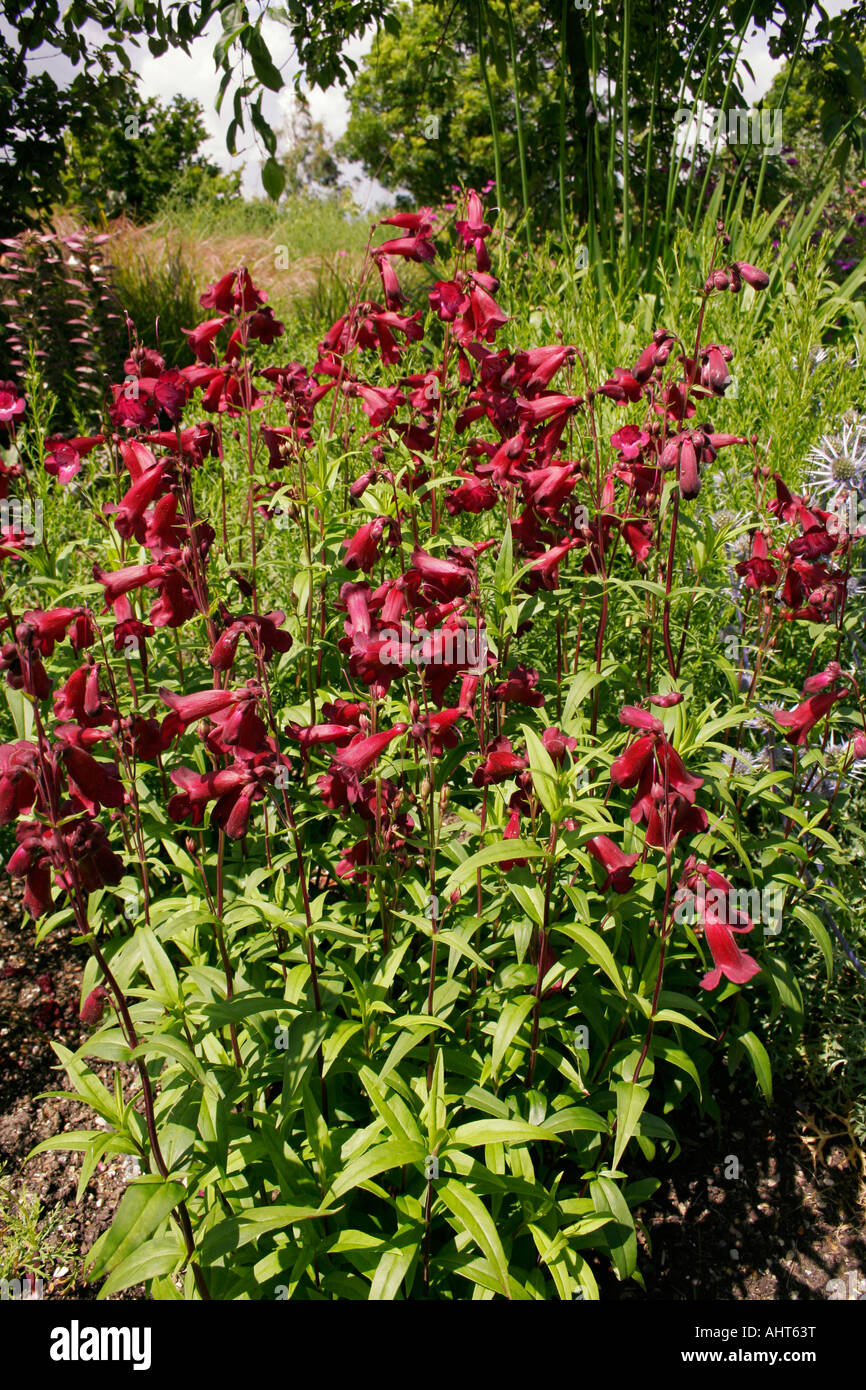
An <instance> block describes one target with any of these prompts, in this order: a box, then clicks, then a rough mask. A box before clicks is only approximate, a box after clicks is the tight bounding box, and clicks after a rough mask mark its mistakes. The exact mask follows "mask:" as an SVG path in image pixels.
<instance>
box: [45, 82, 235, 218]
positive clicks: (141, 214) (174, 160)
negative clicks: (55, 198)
mask: <svg viewBox="0 0 866 1390" xmlns="http://www.w3.org/2000/svg"><path fill="white" fill-rule="evenodd" d="M202 116H203V111H202V107H201V105H200V103H199V102H198V101H196V100H194V99H193V98H189V97H183V96H176V97H174V99H173V100H172V101H171V103H170V104H169V105H168V106H165V105H163V104H162V103H161V102H159V101H157V100H156V99H155V98H150V99H149V100H147V101H142V100H141V98H140V97H139V96H138V95H137V94H136V93H135V92H133V91H128V92H125V93H124V95H123V97H122V98H121V99H120V100H119V101H117V102H115V103H114V104H113V107H112V109H111V111H110V113H109V114H108V116H107V118H106V119H104V120H103V121H102V122H101V123H99V124H98V125H95V124H94V125H91V126H89V127H88V129H87V131H86V132H82V133H81V134H79V135H74V134H72V132H71V131H70V132H68V133H67V136H66V149H67V155H68V163H67V166H66V169H65V172H64V175H63V188H64V192H65V197H66V202H67V204H68V205H69V206H71V207H75V208H77V209H79V210H80V211H81V212H82V213H83V214H84V216H85V217H86V218H87V219H88V221H90V222H96V221H98V220H99V218H100V214H104V215H105V216H106V217H113V216H117V215H118V214H119V213H124V214H125V215H126V216H128V217H130V218H132V219H134V220H136V221H145V222H146V221H150V220H151V219H152V218H153V217H155V215H156V213H157V211H158V209H159V206H160V203H162V202H163V201H164V199H165V198H166V197H167V196H169V195H170V196H171V197H172V198H173V199H174V200H175V201H178V200H179V201H185V202H192V201H194V200H195V199H196V198H197V197H200V196H202V195H203V194H211V195H212V196H214V195H215V196H223V197H228V196H231V195H232V194H233V193H235V194H236V193H237V190H238V186H239V182H240V175H239V174H234V175H231V176H228V177H226V176H224V175H222V174H221V173H220V170H219V167H218V165H216V164H213V163H212V162H211V161H209V160H207V159H205V158H203V157H202V156H201V155H200V154H199V152H198V151H199V147H200V146H201V144H202V142H203V141H204V140H205V139H206V138H207V130H206V129H205V126H204V122H203V120H202Z"/></svg>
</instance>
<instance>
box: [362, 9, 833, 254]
mask: <svg viewBox="0 0 866 1390" xmlns="http://www.w3.org/2000/svg"><path fill="white" fill-rule="evenodd" d="M816 8H817V7H816V6H815V5H814V4H813V3H811V0H791V2H790V3H787V4H786V5H785V7H784V10H782V8H781V6H777V5H776V3H775V0H730V3H726V2H725V0H709V3H707V0H684V3H683V4H681V5H680V6H679V7H678V8H677V12H676V18H675V21H674V20H673V19H672V17H671V14H670V12H669V10H668V7H666V6H663V5H659V4H658V3H657V2H656V0H629V3H625V0H619V3H617V4H609V5H605V8H604V12H603V16H601V17H600V16H597V15H596V13H595V6H594V4H592V3H591V2H590V0H588V3H586V4H585V5H584V4H582V3H579V0H566V3H565V4H563V3H562V0H531V2H530V3H527V4H520V5H519V6H518V5H515V4H513V3H512V0H415V3H414V4H412V5H408V4H403V5H401V6H400V8H399V9H398V11H397V12H396V15H395V19H396V21H397V23H398V24H399V33H398V34H394V33H393V32H392V30H393V26H392V28H391V29H389V31H388V32H387V33H386V34H383V35H380V36H379V37H378V38H377V40H376V42H375V43H374V45H373V48H372V50H371V52H370V53H369V54H368V56H367V57H366V58H365V60H364V63H363V65H362V68H361V72H360V74H359V76H358V77H357V78H356V80H355V82H354V83H353V85H352V87H351V89H350V103H351V119H350V123H349V128H348V131H347V133H346V136H345V138H344V140H343V142H342V146H341V148H342V152H343V153H345V154H347V155H350V156H353V157H355V158H358V159H361V160H362V161H363V163H364V165H365V168H366V170H367V172H368V173H369V174H376V175H377V176H378V177H379V178H380V179H381V180H382V181H383V182H384V183H385V184H386V185H387V186H389V187H391V188H393V189H395V190H396V189H407V190H408V191H409V192H410V193H411V194H412V195H413V196H414V197H416V198H417V197H419V196H426V197H430V196H431V195H439V196H441V195H442V193H443V192H444V191H445V189H446V187H447V185H448V184H450V183H454V182H465V183H472V184H477V183H478V182H479V180H486V178H488V177H489V176H490V172H491V170H492V167H493V164H494V162H495V159H496V154H497V150H496V146H497V144H498V146H499V151H498V153H499V158H500V163H501V173H502V190H501V197H500V201H502V202H504V203H508V202H512V203H513V202H522V203H523V204H524V205H525V207H526V208H527V209H529V211H530V213H531V215H532V217H533V219H534V220H535V221H536V223H542V222H545V221H546V222H548V223H549V222H551V221H552V220H553V219H554V218H555V217H556V216H557V214H559V216H564V214H565V211H566V208H568V209H570V210H571V213H572V214H573V216H575V217H576V218H577V220H578V221H580V222H586V221H588V220H594V221H595V222H596V223H597V224H599V225H604V226H605V227H607V228H608V229H613V228H615V227H616V226H617V225H618V224H621V223H624V224H625V228H626V230H627V225H628V223H627V219H628V217H629V215H630V213H631V212H632V211H633V210H634V209H640V208H641V207H648V208H649V209H650V210H651V211H652V210H655V212H656V213H657V214H661V213H662V212H663V211H664V209H665V206H666V201H667V189H668V181H669V178H672V180H673V183H674V186H676V187H677V194H678V197H680V198H682V196H684V194H685V185H684V184H683V185H682V186H679V185H678V180H677V170H676V169H674V173H673V174H672V175H670V174H669V166H671V165H672V163H673V164H674V165H676V159H675V158H673V159H672V154H673V152H675V150H676V139H677V132H678V128H679V117H678V112H679V111H680V110H681V109H683V108H686V107H689V106H690V105H692V104H697V103H699V102H703V103H704V104H705V105H709V106H715V107H721V106H722V105H725V106H727V107H730V106H743V105H745V99H744V97H743V94H742V91H741V89H740V77H739V75H738V68H737V59H738V56H739V53H740V51H741V44H742V40H743V38H744V37H745V34H746V32H747V30H748V28H749V27H750V24H752V23H755V24H757V25H759V26H760V27H762V28H767V27H768V26H769V25H770V24H771V23H772V24H774V25H775V26H776V29H777V32H776V33H775V34H774V35H773V38H772V41H771V48H772V49H773V50H774V51H775V52H776V53H782V54H784V53H789V52H793V51H795V50H796V49H797V47H798V45H799V44H800V43H801V42H802V35H803V30H804V27H805V18H806V16H807V15H808V13H810V12H811V11H813V10H815V9H816ZM436 116H438V118H439V119H438V133H437V134H436V135H435V137H431V136H430V135H425V125H424V121H425V118H430V119H431V120H432V118H433V117H436ZM521 127H522V130H521ZM426 130H428V131H436V130H437V127H436V124H435V123H433V124H428V125H427V126H426ZM521 137H522V138H521ZM569 220H570V219H569Z"/></svg>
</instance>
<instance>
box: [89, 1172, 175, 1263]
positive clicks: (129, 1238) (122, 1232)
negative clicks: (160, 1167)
mask: <svg viewBox="0 0 866 1390" xmlns="http://www.w3.org/2000/svg"><path fill="white" fill-rule="evenodd" d="M185 1196H186V1189H185V1187H184V1186H183V1184H182V1183H179V1182H167V1181H166V1180H165V1179H164V1178H161V1177H159V1176H158V1175H156V1174H153V1173H148V1174H147V1175H146V1176H145V1177H143V1178H136V1180H135V1181H134V1182H132V1183H130V1185H129V1187H128V1188H127V1189H126V1191H125V1192H124V1194H123V1196H122V1197H121V1199H120V1205H119V1206H118V1208H117V1212H116V1214H115V1217H114V1220H113V1222H112V1223H111V1225H110V1226H109V1228H108V1230H107V1231H106V1232H105V1233H104V1235H101V1236H100V1237H99V1239H98V1240H97V1241H96V1243H95V1245H94V1246H93V1248H92V1250H91V1252H90V1256H91V1263H90V1269H89V1277H90V1278H91V1279H101V1278H102V1276H103V1275H104V1274H107V1273H108V1272H109V1270H113V1269H116V1268H117V1266H118V1265H119V1264H120V1263H121V1262H122V1261H123V1260H125V1259H126V1258H127V1256H128V1255H131V1254H132V1253H133V1251H134V1250H137V1249H138V1248H139V1246H141V1245H142V1244H143V1243H144V1242H145V1241H146V1240H147V1237H148V1236H149V1235H151V1233H152V1232H153V1231H155V1230H157V1229H158V1227H159V1226H161V1225H162V1223H163V1221H165V1219H166V1217H167V1216H168V1214H169V1212H170V1211H172V1210H173V1208H174V1207H176V1206H177V1205H178V1203H179V1202H182V1201H183V1199H184V1198H185Z"/></svg>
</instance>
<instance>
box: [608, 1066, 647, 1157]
mask: <svg viewBox="0 0 866 1390" xmlns="http://www.w3.org/2000/svg"><path fill="white" fill-rule="evenodd" d="M613 1089H614V1091H615V1093H616V1145H615V1146H614V1151H613V1166H614V1168H618V1167H619V1161H620V1159H621V1157H622V1155H623V1153H624V1152H625V1147H626V1144H627V1143H628V1141H629V1139H631V1137H632V1135H633V1134H634V1133H635V1131H636V1130H637V1127H638V1122H639V1120H640V1117H641V1112H642V1111H643V1108H644V1106H645V1105H646V1103H647V1101H648V1100H649V1093H648V1092H647V1091H646V1090H645V1088H644V1087H643V1086H636V1085H635V1084H634V1082H633V1081H618V1082H617V1083H616V1085H615V1086H614V1088H613Z"/></svg>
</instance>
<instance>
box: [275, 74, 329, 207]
mask: <svg viewBox="0 0 866 1390" xmlns="http://www.w3.org/2000/svg"><path fill="white" fill-rule="evenodd" d="M283 133H284V135H285V137H286V138H287V140H288V144H287V146H286V148H285V149H284V150H283V152H282V154H281V155H280V162H281V164H282V166H283V169H284V170H285V175H286V189H287V191H288V192H289V193H292V194H297V193H304V192H320V191H321V192H324V191H325V190H327V189H334V188H336V187H337V183H338V181H339V177H340V167H339V165H338V163H337V161H336V159H335V158H334V150H333V147H332V144H331V141H330V139H329V137H328V133H327V131H326V130H325V127H324V125H323V124H322V122H321V121H314V120H313V117H312V114H311V112H310V107H309V103H308V102H306V101H305V100H304V99H303V97H300V96H299V97H296V98H295V101H294V103H293V105H292V109H291V114H290V117H289V120H288V123H287V128H286V130H285V131H284V132H283Z"/></svg>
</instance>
